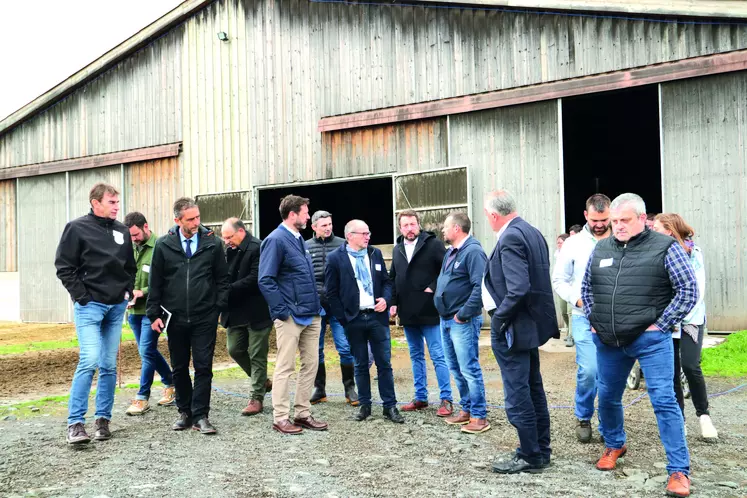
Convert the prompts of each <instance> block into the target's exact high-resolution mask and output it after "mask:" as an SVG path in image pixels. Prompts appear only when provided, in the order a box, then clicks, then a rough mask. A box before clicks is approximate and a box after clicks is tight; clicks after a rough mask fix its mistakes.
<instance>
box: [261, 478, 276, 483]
mask: <svg viewBox="0 0 747 498" xmlns="http://www.w3.org/2000/svg"><path fill="white" fill-rule="evenodd" d="M276 481H277V479H273V478H272V477H267V478H265V479H262V482H267V483H271V482H276Z"/></svg>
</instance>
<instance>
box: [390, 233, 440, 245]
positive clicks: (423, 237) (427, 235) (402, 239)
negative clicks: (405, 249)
mask: <svg viewBox="0 0 747 498" xmlns="http://www.w3.org/2000/svg"><path fill="white" fill-rule="evenodd" d="M435 236H436V234H435V233H433V232H428V231H426V230H423V231H422V232H420V235H418V238H417V239H416V240H417V241H418V242H420V241H423V242H425V241H426V240H428V239H432V238H433V237H435ZM404 243H405V236H404V235H400V236H399V237H397V244H404Z"/></svg>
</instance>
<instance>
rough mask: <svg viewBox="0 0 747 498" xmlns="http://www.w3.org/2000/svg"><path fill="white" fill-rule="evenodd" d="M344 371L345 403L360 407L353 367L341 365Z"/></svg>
mask: <svg viewBox="0 0 747 498" xmlns="http://www.w3.org/2000/svg"><path fill="white" fill-rule="evenodd" d="M340 370H341V371H342V385H343V387H344V388H345V401H347V402H348V403H349V404H350V406H358V405H360V401H358V393H357V392H355V376H354V375H353V365H340Z"/></svg>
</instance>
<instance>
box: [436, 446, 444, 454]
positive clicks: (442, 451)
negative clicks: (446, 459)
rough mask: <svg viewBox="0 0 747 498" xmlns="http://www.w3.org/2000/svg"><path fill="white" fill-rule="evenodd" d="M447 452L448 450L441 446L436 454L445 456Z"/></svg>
mask: <svg viewBox="0 0 747 498" xmlns="http://www.w3.org/2000/svg"><path fill="white" fill-rule="evenodd" d="M445 454H446V450H445V449H443V448H439V449H437V450H436V455H439V456H443V455H445Z"/></svg>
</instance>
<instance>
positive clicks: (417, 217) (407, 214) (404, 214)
mask: <svg viewBox="0 0 747 498" xmlns="http://www.w3.org/2000/svg"><path fill="white" fill-rule="evenodd" d="M405 217H413V218H415V221H417V222H418V225H420V215H419V214H418V212H417V211H413V210H412V209H405V210H404V211H402V212H401V213H399V214H398V215H397V226H399V225H400V223H401V221H402V218H405Z"/></svg>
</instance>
